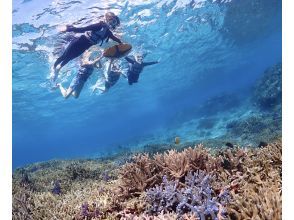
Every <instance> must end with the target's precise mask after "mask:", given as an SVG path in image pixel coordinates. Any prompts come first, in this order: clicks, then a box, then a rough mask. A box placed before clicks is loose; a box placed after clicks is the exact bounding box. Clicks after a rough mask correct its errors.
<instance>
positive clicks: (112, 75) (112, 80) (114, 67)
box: [93, 59, 122, 93]
mask: <svg viewBox="0 0 294 220" xmlns="http://www.w3.org/2000/svg"><path fill="white" fill-rule="evenodd" d="M113 61H114V60H113V59H110V61H109V65H108V68H107V72H106V74H104V80H103V84H102V83H101V80H98V81H97V82H96V84H95V86H94V89H93V92H95V91H96V90H97V89H99V90H100V91H101V92H102V93H104V92H107V91H108V90H109V89H110V87H112V86H114V85H115V84H116V83H117V81H118V80H119V78H120V75H121V74H122V71H121V70H120V68H119V66H118V64H114V63H113Z"/></svg>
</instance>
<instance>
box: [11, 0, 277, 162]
mask: <svg viewBox="0 0 294 220" xmlns="http://www.w3.org/2000/svg"><path fill="white" fill-rule="evenodd" d="M281 4H282V3H281V0H242V1H240V0H231V1H229V0H227V1H226V0H152V1H144V0H141V1H137V0H136V1H133V0H129V1H127V0H118V1H90V0H87V1H69V0H56V1H48V0H44V1H41V2H40V1H35V0H14V1H13V75H12V79H13V167H18V166H21V165H24V164H28V163H32V162H36V161H43V160H48V159H53V158H72V157H84V156H99V155H107V154H109V153H113V152H116V151H118V149H120V148H121V146H128V147H130V148H136V147H137V146H138V145H140V144H141V145H142V144H144V143H150V142H152V143H157V142H158V143H164V142H166V143H168V142H169V141H172V139H173V138H174V137H175V136H180V137H181V139H182V140H183V141H185V140H186V141H193V139H197V138H199V139H203V137H201V134H198V133H197V132H196V131H195V132H194V133H193V129H192V132H191V130H189V126H191V123H189V122H191V121H193V120H196V119H197V118H195V116H193V114H187V112H189V111H190V110H191V111H193V109H195V108H197V106H200V105H201V104H202V103H203V102H204V101H205V100H207V99H209V98H210V97H215V96H217V95H219V94H222V93H224V92H227V93H234V94H240V95H243V96H245V97H246V95H247V92H248V93H249V92H250V89H251V87H252V85H254V83H255V82H256V80H257V79H258V78H260V77H261V74H262V73H263V72H264V70H265V69H266V68H268V67H269V66H272V65H274V64H276V63H277V62H281V58H282V49H281V46H282V43H281V42H282V39H281V38H282V35H281ZM107 11H113V12H114V13H116V14H118V15H119V17H120V19H121V26H120V27H119V29H118V30H117V31H116V34H117V35H118V36H120V37H121V38H122V39H123V41H124V42H129V43H131V44H132V45H133V48H134V50H133V51H134V52H144V53H147V56H146V58H145V60H146V61H154V60H159V61H160V63H159V64H157V65H153V66H150V67H146V68H145V69H144V71H143V73H142V74H141V76H140V79H139V83H137V84H134V85H132V86H129V85H128V83H127V81H126V80H125V79H123V78H121V79H120V81H119V83H118V84H117V85H115V87H114V88H111V89H110V91H109V92H107V93H106V94H92V92H91V89H90V87H91V86H92V85H93V84H94V83H95V81H96V80H97V78H98V77H99V76H100V75H99V73H94V74H93V76H92V77H91V79H90V80H89V82H87V84H86V86H85V88H84V90H83V91H82V93H81V96H80V98H79V99H68V100H64V99H63V98H62V96H61V95H60V93H59V91H57V90H56V91H52V90H50V88H49V86H48V76H49V73H50V68H51V66H52V64H53V62H54V57H53V55H52V52H53V50H54V47H55V44H56V42H58V40H60V38H61V37H62V35H61V34H60V33H59V32H58V27H59V26H60V25H65V24H74V25H76V26H83V25H87V24H89V23H93V22H96V21H97V20H99V16H101V15H103V14H104V13H105V12H107ZM110 45H112V44H111V42H110V43H108V44H105V45H103V48H106V47H108V46H110ZM77 62H78V61H77V60H74V61H72V62H71V63H69V64H68V65H67V66H66V67H65V68H64V69H63V72H64V76H63V81H64V82H63V84H64V85H65V86H66V85H68V84H69V83H70V80H71V78H72V77H73V75H74V74H75V72H76V64H77ZM244 100H245V99H244ZM208 110H210V111H211V109H208ZM231 117H234V116H231ZM175 118H176V122H175ZM179 125H181V126H182V127H181V129H182V131H183V132H181V131H180V130H179ZM186 130H188V132H185V131H186ZM218 132H219V130H217V129H215V130H213V131H211V132H210V133H211V137H216V136H217V135H218Z"/></svg>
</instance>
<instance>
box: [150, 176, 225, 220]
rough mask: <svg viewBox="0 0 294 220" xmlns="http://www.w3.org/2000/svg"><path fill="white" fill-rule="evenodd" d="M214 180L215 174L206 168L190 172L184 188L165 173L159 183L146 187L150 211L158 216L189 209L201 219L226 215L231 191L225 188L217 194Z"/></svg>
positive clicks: (182, 213)
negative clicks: (212, 182) (205, 169)
mask: <svg viewBox="0 0 294 220" xmlns="http://www.w3.org/2000/svg"><path fill="white" fill-rule="evenodd" d="M211 181H212V176H210V175H209V174H206V173H205V172H204V171H198V172H195V173H193V174H192V173H191V172H190V173H188V175H187V176H186V177H185V187H184V188H180V187H179V186H178V181H168V180H167V177H166V176H164V177H163V181H162V184H161V185H160V186H158V185H157V186H155V187H154V188H151V189H149V190H147V193H146V194H147V201H148V203H149V204H150V208H149V210H148V213H149V214H156V215H157V214H159V213H169V212H172V211H174V212H176V213H177V214H178V216H182V215H184V214H185V213H188V212H190V213H193V214H194V215H195V216H196V217H197V218H199V219H201V220H205V219H206V218H207V217H210V218H211V219H218V216H219V217H224V215H225V214H226V212H225V209H224V206H225V205H226V203H227V202H228V201H229V193H228V192H227V191H225V190H224V191H223V192H221V193H220V194H218V195H217V194H216V192H215V191H214V190H213V189H212V187H211V185H210V183H211Z"/></svg>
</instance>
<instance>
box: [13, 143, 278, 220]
mask: <svg viewBox="0 0 294 220" xmlns="http://www.w3.org/2000/svg"><path fill="white" fill-rule="evenodd" d="M192 146H193V145H192ZM281 159H282V144H281V141H280V140H277V141H276V142H274V143H270V144H268V145H266V146H265V147H261V148H256V149H252V148H251V149H250V148H239V147H233V148H227V149H223V150H217V149H208V148H204V147H203V146H202V145H198V146H195V147H189V148H186V149H184V150H181V151H177V150H169V151H165V152H164V153H158V154H155V155H153V156H151V155H148V154H139V155H136V156H134V157H133V158H132V160H131V162H129V163H126V164H125V165H123V166H117V165H115V164H116V163H115V161H114V160H111V161H110V160H109V161H107V160H76V161H75V160H70V161H52V162H47V163H46V165H45V164H44V163H42V164H33V165H30V166H28V167H24V168H22V169H18V170H16V171H15V172H14V175H13V213H12V215H13V219H65V220H66V219H75V220H82V219H129V220H131V219H138V220H139V219H158V220H159V219H187V220H188V219H190V220H192V219H200V220H205V219H281V210H282V208H281V173H282V170H281V169H282V167H281V165H282V161H281ZM51 163H52V164H53V166H52V167H50V164H51ZM72 164H75V166H74V167H76V166H79V167H80V168H79V169H78V170H79V172H77V173H78V175H77V176H75V175H76V174H75V175H74V176H75V178H72V177H73V175H72V172H69V173H68V170H67V169H66V167H68V166H71V165H72ZM36 168H37V170H36ZM90 168H91V170H92V171H94V170H96V171H95V173H97V175H98V173H103V171H105V170H106V169H108V170H109V169H110V168H111V173H112V174H113V176H114V178H112V179H109V180H107V181H105V180H104V179H103V178H100V177H99V178H97V177H96V176H91V175H92V174H93V172H90V173H91V175H89V173H87V172H88V171H89V169H90ZM32 170H33V171H32ZM87 170H88V171H87ZM80 171H81V172H80ZM68 176H69V177H68ZM100 176H101V175H100ZM56 179H62V180H61V181H57V182H56V181H55V182H52V181H53V180H56ZM64 179H67V180H68V184H69V187H68V189H67V190H63V181H64ZM52 184H53V185H52ZM29 185H35V186H40V185H42V186H48V188H46V187H43V188H42V187H28V186H29ZM49 186H50V187H49ZM52 186H53V188H52ZM56 192H57V193H56Z"/></svg>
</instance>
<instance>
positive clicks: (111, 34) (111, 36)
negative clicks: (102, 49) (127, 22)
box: [109, 31, 122, 44]
mask: <svg viewBox="0 0 294 220" xmlns="http://www.w3.org/2000/svg"><path fill="white" fill-rule="evenodd" d="M109 32H110V33H109V38H110V39H111V40H113V41H115V42H117V43H119V44H122V41H121V40H120V39H119V38H117V37H116V36H114V35H113V33H112V32H111V31H109Z"/></svg>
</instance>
